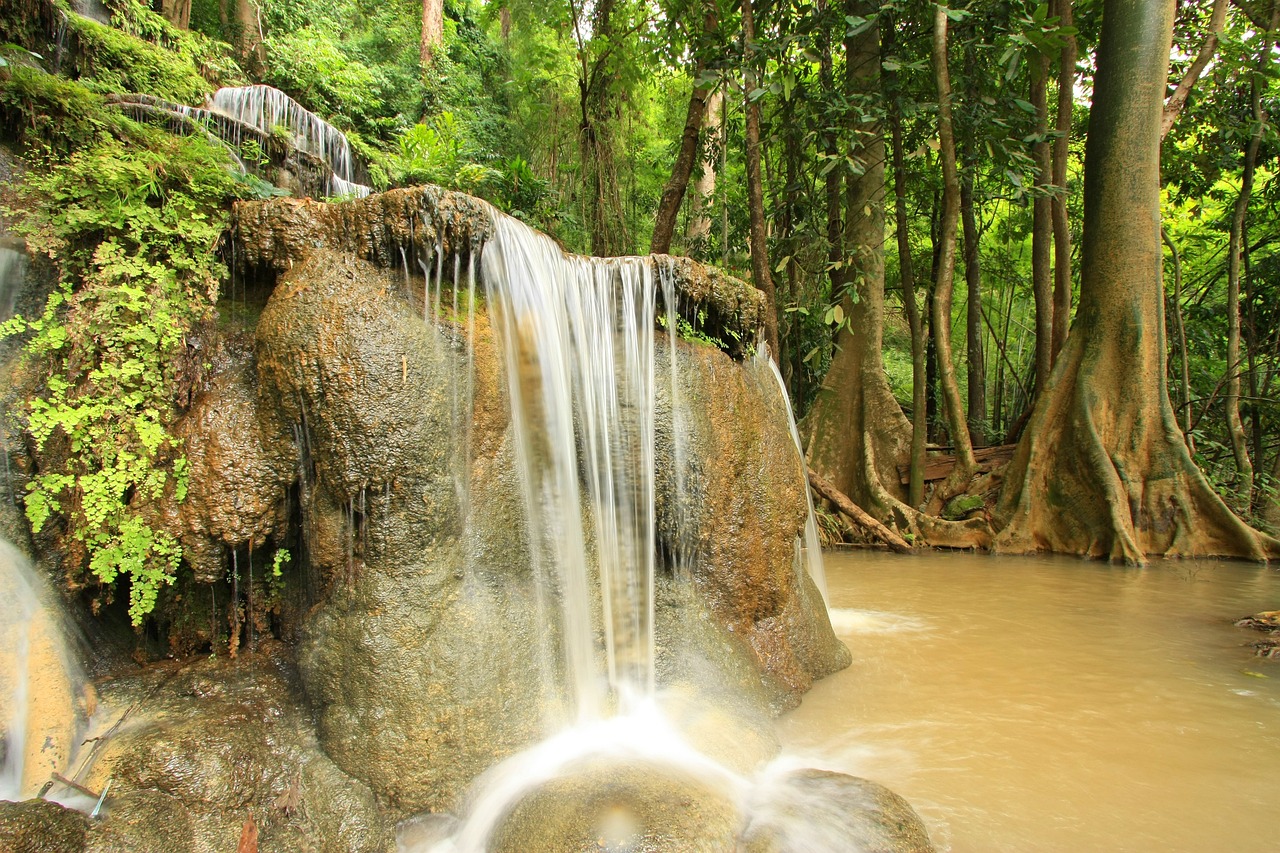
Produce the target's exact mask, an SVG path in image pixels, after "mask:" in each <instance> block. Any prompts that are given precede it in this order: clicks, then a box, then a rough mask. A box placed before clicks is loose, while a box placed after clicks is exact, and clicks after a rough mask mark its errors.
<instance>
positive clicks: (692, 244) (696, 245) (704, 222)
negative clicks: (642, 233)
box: [689, 88, 724, 257]
mask: <svg viewBox="0 0 1280 853" xmlns="http://www.w3.org/2000/svg"><path fill="white" fill-rule="evenodd" d="M703 118H704V123H705V130H704V132H703V134H702V139H703V150H704V152H705V156H704V157H703V159H702V174H700V175H698V180H697V181H696V182H695V183H694V187H693V198H692V199H691V201H692V206H693V215H692V216H691V217H690V218H691V219H692V222H691V223H690V225H689V249H690V253H691V254H693V255H695V256H696V257H704V256H705V255H706V251H707V244H708V243H710V241H711V215H710V211H711V202H712V199H713V198H714V197H715V194H716V158H715V154H714V152H713V151H711V150H710V149H709V143H710V141H711V140H713V139H714V140H716V141H717V144H719V145H721V146H723V145H724V139H723V127H724V93H723V92H722V90H721V89H719V88H716V89H714V90H712V92H711V94H710V95H709V96H708V97H707V107H706V109H705V110H703Z"/></svg>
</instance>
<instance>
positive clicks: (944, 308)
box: [930, 6, 978, 510]
mask: <svg viewBox="0 0 1280 853" xmlns="http://www.w3.org/2000/svg"><path fill="white" fill-rule="evenodd" d="M933 71H934V77H935V79H936V80H937V85H938V142H939V149H938V154H939V159H940V160H941V161H942V221H941V224H940V228H939V235H938V238H939V240H940V250H939V254H938V275H937V278H936V279H935V280H934V286H933V331H934V336H935V340H936V341H937V351H938V387H939V389H940V390H941V392H942V414H943V417H945V418H946V420H947V430H948V431H949V432H950V433H951V445H952V447H953V448H954V450H953V452H954V453H955V457H956V464H955V467H954V468H952V469H951V473H950V474H948V475H947V479H946V480H945V481H943V483H942V484H941V485H940V486H939V487H938V488H937V489H936V490H935V491H934V493H933V498H932V499H931V500H930V507H936V508H937V509H938V510H941V508H942V502H943V501H945V500H947V499H949V498H950V497H951V496H952V495H955V494H958V493H960V492H962V491H964V489H965V487H966V486H967V485H968V482H969V480H970V478H972V477H973V474H974V472H975V471H976V470H977V469H978V462H977V460H976V459H974V456H973V444H972V443H971V442H970V439H969V428H968V425H967V424H966V423H965V413H964V407H963V405H962V404H961V402H960V385H959V383H957V382H956V371H955V362H954V359H953V358H952V355H951V300H952V292H953V290H954V284H955V272H956V226H957V225H958V224H959V219H960V178H959V174H958V172H957V169H956V143H955V135H954V133H953V131H952V128H953V126H954V125H953V124H952V119H951V74H950V71H949V69H948V67H947V10H946V8H945V7H943V6H938V7H937V8H936V9H935V11H934V17H933Z"/></svg>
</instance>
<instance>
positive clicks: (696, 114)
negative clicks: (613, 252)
mask: <svg viewBox="0 0 1280 853" xmlns="http://www.w3.org/2000/svg"><path fill="white" fill-rule="evenodd" d="M715 28H716V15H715V7H714V6H711V7H708V11H707V13H706V15H705V17H704V21H703V33H705V34H708V35H709V34H711V33H712V32H714V31H715ZM705 67H706V66H705V65H704V64H703V62H702V58H701V56H699V57H698V59H697V60H696V61H695V62H694V64H693V88H692V90H691V91H690V93H689V109H688V110H686V111H685V118H684V131H683V132H682V133H681V135H680V151H679V152H678V153H677V154H676V162H675V163H674V164H673V165H672V167H671V178H670V179H669V180H668V181H667V183H666V186H664V187H663V188H662V197H661V198H660V199H659V200H658V212H657V214H656V215H655V216H654V221H653V238H652V239H651V240H650V241H649V251H650V252H652V253H654V254H661V255H665V254H666V253H668V252H670V251H671V237H672V235H673V234H675V230H676V218H677V217H678V216H679V215H680V204H681V202H683V201H684V194H685V190H686V189H687V188H688V186H689V176H690V175H692V174H693V164H694V163H695V162H696V161H697V159H698V140H699V135H700V131H701V130H702V124H703V120H704V117H705V116H706V112H707V97H708V94H709V92H710V87H708V86H707V85H706V83H704V82H703V81H702V79H701V77H702V71H703V69H704V68H705Z"/></svg>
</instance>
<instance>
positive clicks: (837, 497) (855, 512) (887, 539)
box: [808, 468, 911, 554]
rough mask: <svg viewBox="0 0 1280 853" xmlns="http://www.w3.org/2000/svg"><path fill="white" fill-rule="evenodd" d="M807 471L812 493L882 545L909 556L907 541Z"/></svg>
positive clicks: (810, 470) (909, 546)
mask: <svg viewBox="0 0 1280 853" xmlns="http://www.w3.org/2000/svg"><path fill="white" fill-rule="evenodd" d="M808 471H809V485H811V486H813V489H814V491H816V492H817V493H818V494H820V495H822V496H823V497H824V498H826V499H827V500H829V501H831V503H833V504H835V507H836V509H838V510H840V512H842V513H843V514H844V515H845V516H846V517H847V518H848V519H849V520H850V521H852V522H854V523H855V524H857V525H858V526H859V527H861V528H863V529H864V530H866V531H868V532H869V533H871V535H873V536H875V537H876V538H877V539H879V540H880V541H881V542H883V543H884V544H886V545H888V546H889V547H890V548H892V549H893V550H895V551H897V552H898V553H899V554H910V553H911V545H910V544H909V543H908V542H907V540H905V539H903V538H902V537H901V536H899V535H898V534H896V533H894V532H893V531H892V530H890V529H889V528H887V527H885V526H884V525H883V524H881V523H880V522H878V521H876V520H875V519H874V518H872V517H871V516H870V515H868V514H867V513H866V512H865V511H864V510H863V509H862V508H861V507H859V506H858V505H857V504H855V503H854V502H853V501H851V500H849V498H848V496H847V495H845V493H844V492H842V491H840V490H839V489H837V488H836V487H835V486H833V485H831V483H830V482H828V481H827V479H826V478H825V477H823V476H822V475H821V474H819V473H818V472H817V471H814V470H813V469H812V468H810V469H808Z"/></svg>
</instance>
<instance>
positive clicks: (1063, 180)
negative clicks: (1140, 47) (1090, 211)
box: [1051, 0, 1076, 361]
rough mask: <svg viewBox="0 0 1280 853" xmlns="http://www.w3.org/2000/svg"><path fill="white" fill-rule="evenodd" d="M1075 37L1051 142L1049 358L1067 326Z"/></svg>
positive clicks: (1066, 11) (1065, 54) (1063, 68)
mask: <svg viewBox="0 0 1280 853" xmlns="http://www.w3.org/2000/svg"><path fill="white" fill-rule="evenodd" d="M1071 3H1072V0H1057V6H1058V8H1057V10H1056V11H1057V15H1058V18H1059V21H1058V23H1059V25H1060V26H1063V27H1070V26H1073V24H1072V15H1071ZM1075 87H1076V37H1075V36H1066V37H1065V39H1064V40H1063V44H1062V53H1061V55H1060V56H1059V68H1058V121H1057V128H1056V129H1057V134H1058V135H1057V138H1055V139H1054V141H1053V189H1054V194H1053V202H1052V207H1053V346H1052V352H1051V355H1052V359H1053V360H1054V361H1057V360H1058V353H1060V352H1062V347H1063V346H1064V345H1065V344H1066V342H1067V330H1068V329H1070V328H1071V225H1070V223H1069V222H1068V221H1067V160H1068V156H1069V148H1070V141H1071V113H1072V107H1073V104H1074V103H1075Z"/></svg>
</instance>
